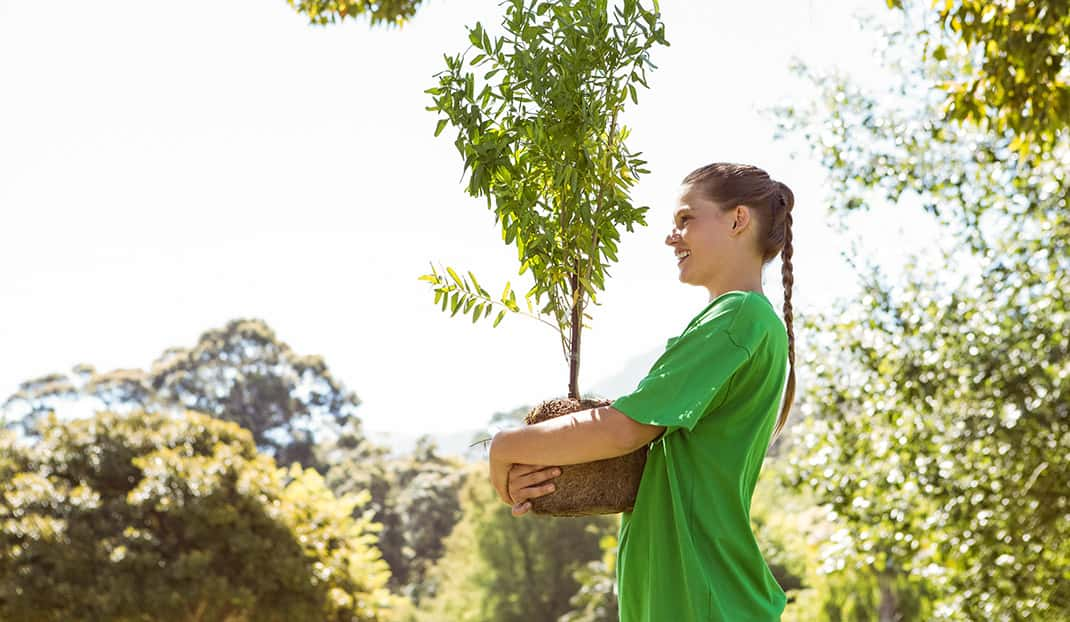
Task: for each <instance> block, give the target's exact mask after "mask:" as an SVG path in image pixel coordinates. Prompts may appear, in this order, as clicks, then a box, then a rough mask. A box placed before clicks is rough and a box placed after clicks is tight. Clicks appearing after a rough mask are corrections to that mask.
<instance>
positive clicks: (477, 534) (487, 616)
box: [417, 464, 616, 622]
mask: <svg viewBox="0 0 1070 622" xmlns="http://www.w3.org/2000/svg"><path fill="white" fill-rule="evenodd" d="M485 468H486V466H485V465H482V464H478V465H473V467H471V469H470V471H469V473H468V477H467V480H466V482H465V485H464V487H463V488H462V490H461V506H462V509H463V515H464V517H463V518H462V519H461V522H460V523H458V524H457V527H456V528H455V529H454V530H453V533H451V534H450V536H449V538H448V539H447V540H446V554H445V556H444V557H443V558H442V559H441V560H440V561H439V563H438V564H437V565H436V567H435V569H434V570H433V571H432V573H431V578H430V580H431V581H433V582H434V584H435V585H436V596H435V598H434V599H432V600H431V601H429V602H428V603H427V606H426V608H423V611H422V612H421V614H420V616H418V617H417V619H418V620H421V621H426V622H432V621H438V620H455V621H457V622H521V621H525V622H526V621H528V620H533V619H535V620H556V619H557V618H558V617H559V616H561V615H563V614H565V613H566V612H568V611H570V610H571V605H570V599H571V598H572V596H573V595H574V594H576V592H577V591H578V589H579V587H580V586H579V584H578V583H577V581H576V579H575V576H574V573H575V572H576V571H577V570H579V569H580V568H582V567H584V566H585V565H586V564H588V563H589V562H591V561H594V560H596V559H599V558H600V557H601V555H602V551H601V549H600V548H599V541H600V540H601V539H602V538H603V537H604V536H606V535H611V533H612V532H613V529H614V527H615V525H616V522H615V520H614V519H612V518H610V517H608V516H595V517H582V518H556V519H550V518H547V517H541V516H524V517H519V518H518V517H514V516H512V514H511V513H510V508H509V506H507V505H505V504H503V503H501V502H500V500H499V499H498V498H497V494H496V493H495V492H494V488H493V487H492V486H491V485H490V482H489V481H488V479H487V477H486V472H485Z"/></svg>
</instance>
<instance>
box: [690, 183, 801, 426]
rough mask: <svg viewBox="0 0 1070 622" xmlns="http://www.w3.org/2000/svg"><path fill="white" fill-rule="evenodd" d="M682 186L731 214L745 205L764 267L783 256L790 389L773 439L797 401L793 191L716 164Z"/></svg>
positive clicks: (781, 185)
mask: <svg viewBox="0 0 1070 622" xmlns="http://www.w3.org/2000/svg"><path fill="white" fill-rule="evenodd" d="M683 183H684V184H685V185H690V186H691V187H692V188H693V189H696V190H698V192H699V195H700V196H701V197H703V198H705V199H707V200H709V201H713V202H714V203H716V204H718V205H720V206H721V208H722V209H725V210H729V209H733V208H735V206H737V205H746V206H747V207H749V208H751V209H752V210H754V212H755V213H756V218H757V221H758V225H759V227H760V229H759V236H758V239H759V240H761V245H762V247H761V249H760V250H761V253H762V263H763V264H765V263H769V262H770V261H772V260H773V258H774V257H776V256H777V255H780V257H781V260H782V268H781V274H782V275H783V279H784V323H785V324H786V325H787V329H788V364H789V367H788V386H787V391H786V392H785V395H784V404H783V405H782V406H781V408H780V417H779V418H778V419H777V423H776V428H775V429H774V431H773V438H776V437H777V436H778V435H779V434H780V431H781V430H782V429H783V428H784V424H785V423H787V421H788V413H789V412H791V403H792V402H793V401H794V400H795V330H794V328H793V327H792V320H793V314H792V310H791V286H792V284H793V283H794V282H795V278H794V276H792V272H791V269H792V266H791V254H792V248H791V208H792V207H793V206H794V205H795V195H794V194H793V193H792V192H791V188H788V187H787V186H786V185H784V184H783V183H781V182H779V181H775V180H773V179H772V178H771V177H769V174H768V173H766V172H765V171H763V170H762V169H760V168H758V167H756V166H748V165H746V164H730V163H726V162H717V163H715V164H708V165H706V166H703V167H702V168H698V169H696V170H694V171H692V172H691V173H690V174H689V175H688V176H687V177H685V178H684V181H683Z"/></svg>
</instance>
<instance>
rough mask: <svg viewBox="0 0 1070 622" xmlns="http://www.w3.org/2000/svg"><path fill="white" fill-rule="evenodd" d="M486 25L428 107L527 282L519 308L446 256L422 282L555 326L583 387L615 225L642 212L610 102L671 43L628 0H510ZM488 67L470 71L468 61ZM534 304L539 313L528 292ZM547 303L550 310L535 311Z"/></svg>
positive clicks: (618, 107) (469, 304) (449, 300)
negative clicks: (452, 130)
mask: <svg viewBox="0 0 1070 622" xmlns="http://www.w3.org/2000/svg"><path fill="white" fill-rule="evenodd" d="M505 4H506V14H505V18H504V20H503V22H502V28H503V30H504V33H503V34H502V35H501V36H494V35H492V34H491V33H489V32H488V31H487V30H486V29H484V28H483V26H482V25H481V24H480V23H476V25H475V26H474V27H473V28H470V29H469V30H468V38H469V41H470V42H471V47H470V48H469V50H472V51H474V52H475V55H474V56H472V57H471V58H468V52H467V51H466V52H465V53H462V54H458V55H455V56H446V70H445V71H443V72H441V73H440V74H438V76H437V77H438V79H439V81H438V86H436V87H434V88H432V89H429V91H428V92H429V93H430V94H431V95H432V96H433V98H434V105H433V106H431V107H430V108H429V109H430V110H434V111H438V112H440V113H441V114H442V115H443V116H444V117H443V118H442V119H440V120H439V121H438V126H437V127H436V130H435V134H436V135H438V134H439V133H441V132H442V130H443V129H444V128H445V127H446V125H447V124H451V125H453V126H454V127H456V128H457V130H458V133H457V138H456V140H455V141H454V144H455V145H456V146H457V150H458V152H459V153H460V154H461V157H462V158H463V159H464V170H465V171H466V172H467V173H468V174H469V177H468V187H467V189H468V192H469V194H471V195H472V196H475V197H486V199H487V207H488V208H490V209H491V210H492V211H493V212H494V217H495V222H497V223H500V224H501V229H502V239H503V240H504V241H505V243H506V244H513V243H515V244H516V248H517V258H518V260H519V261H520V274H523V273H524V272H526V271H528V270H530V271H531V273H532V278H533V280H534V285H533V286H532V287H531V288H530V289H529V290H528V292H527V293H526V294H525V299H526V302H527V308H528V312H527V313H524V312H523V311H521V308H520V306H519V305H518V304H517V302H516V296H515V294H514V293H513V291H512V289H511V286H510V285H509V283H506V285H505V289H504V291H503V292H502V294H501V296H500V297H499V299H498V300H495V299H494V298H492V297H491V294H490V293H489V292H488V291H487V290H485V289H484V288H483V287H481V286H480V284H479V281H477V280H476V277H475V275H474V274H472V272H470V271H469V272H468V274H467V277H462V276H460V275H458V273H457V272H456V271H455V270H453V269H452V268H449V267H447V268H446V271H445V273H441V274H440V273H439V271H438V270H436V269H435V267H434V266H433V265H432V267H431V273H430V274H426V275H423V276H421V277H420V278H421V279H423V280H426V281H428V282H429V283H431V284H432V286H433V288H434V294H435V303H436V304H441V305H442V309H443V310H446V309H447V308H448V309H449V311H450V312H451V315H456V313H457V312H458V311H459V310H461V309H463V311H464V313H465V314H468V313H471V315H472V321H473V322H476V321H478V320H479V319H481V318H484V319H485V318H488V317H490V315H491V313H492V312H493V310H494V308H495V307H496V306H497V307H499V308H500V309H499V312H498V314H497V317H496V318H495V320H494V325H495V326H497V325H498V323H499V322H500V321H501V319H502V318H503V317H504V316H505V314H506V312H514V313H521V314H524V315H531V316H532V317H537V319H539V320H540V321H543V322H545V323H546V324H548V325H549V326H551V327H552V328H554V329H555V330H556V331H557V332H558V333H559V336H560V340H561V348H562V352H563V354H564V357H565V360H566V361H567V362H568V364H569V385H568V395H569V397H571V398H577V399H578V398H579V397H580V389H579V366H580V340H581V334H582V333H581V331H582V328H583V326H585V325H584V324H583V318H588V319H589V318H590V317H591V316H590V315H589V314H587V313H586V309H587V304H588V301H590V302H594V303H595V304H597V292H598V291H599V290H602V289H604V288H605V277H606V275H607V265H608V263H610V262H613V261H616V259H617V256H616V251H617V243H618V242H619V240H620V231H619V230H620V228H621V227H625V228H627V230H628V231H632V230H633V227H634V226H635V225H637V224H642V225H645V224H646V221H645V220H644V216H643V215H644V213H645V212H646V211H647V209H648V208H646V207H634V206H633V205H632V203H631V200H630V198H629V196H628V189H629V188H631V187H632V186H633V185H634V184H635V182H636V180H637V179H638V177H639V176H640V175H641V174H643V173H646V172H647V171H646V170H645V169H643V165H644V164H645V162H644V161H643V160H641V159H639V156H638V154H636V153H633V152H631V151H629V150H628V148H627V147H626V146H625V144H624V141H625V139H626V138H627V137H628V129H627V128H626V127H624V126H623V124H621V123H620V120H619V119H620V114H621V112H622V111H623V109H624V106H625V103H626V102H627V100H628V99H629V98H630V99H631V100H632V101H633V103H637V102H638V96H637V93H636V86H637V85H640V86H644V87H645V86H647V79H646V70H647V69H648V68H653V67H654V65H653V64H652V63H651V61H650V50H651V48H652V47H653V46H655V45H657V44H663V45H667V42H666V41H665V30H664V26H663V25H662V23H661V22H660V17H659V13H658V6H657V2H656V0H655V2H654V7H653V8H652V9H648V8H646V7H644V6H643V5H642V4H641V3H640V2H639V1H638V0H624V2H622V3H620V4H616V3H614V5H613V6H612V9H610V6H609V3H608V2H607V1H606V0H566V1H562V2H549V1H546V0H509V1H508V2H506V3H505ZM467 66H475V67H479V68H482V69H484V71H483V74H482V77H481V80H479V83H480V85H479V86H478V87H477V78H476V76H475V75H474V74H473V73H472V72H471V71H470V70H469V69H467ZM533 301H534V303H535V304H538V305H542V308H541V309H540V310H539V311H538V315H535V310H534V307H533V305H532V302H533ZM545 315H549V316H550V317H551V320H547V319H545V317H544V316H545Z"/></svg>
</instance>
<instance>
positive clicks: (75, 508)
mask: <svg viewBox="0 0 1070 622" xmlns="http://www.w3.org/2000/svg"><path fill="white" fill-rule="evenodd" d="M367 500H368V496H367V494H366V493H365V494H361V495H358V496H355V497H344V498H335V497H334V496H333V495H332V494H331V493H330V491H328V490H327V488H326V486H325V485H324V483H323V480H322V478H321V477H320V476H319V475H318V474H317V473H316V472H315V471H312V470H302V469H301V468H300V467H298V466H296V465H295V466H294V467H293V468H292V469H290V470H289V471H286V470H280V469H276V468H275V466H274V463H273V462H272V460H271V459H270V458H269V457H266V456H263V455H260V454H258V453H257V451H256V447H255V446H254V444H253V442H252V438H251V437H250V435H249V433H248V432H247V431H246V430H242V429H241V428H239V427H238V426H236V425H234V424H232V423H226V422H222V421H218V420H214V419H212V418H209V417H207V416H205V415H202V414H198V413H192V412H188V413H185V414H184V415H182V416H179V417H167V416H164V415H159V414H146V413H130V414H125V415H118V414H113V413H100V414H98V415H96V416H94V417H92V418H90V419H83V420H77V421H71V422H66V423H59V422H57V421H55V420H54V418H53V419H52V420H51V421H49V422H48V426H47V427H46V428H45V429H44V430H43V431H42V436H41V438H40V440H39V441H38V442H37V443H35V444H34V445H32V446H26V445H24V444H21V443H15V442H14V440H13V436H12V435H10V434H8V435H7V436H5V437H4V438H3V439H0V618H3V619H5V620H72V619H96V620H120V621H122V620H130V621H133V620H144V619H153V620H200V619H211V620H224V619H227V620H240V619H255V620H311V619H317V620H362V621H374V620H380V619H384V618H383V616H384V615H385V614H386V613H388V611H389V609H390V607H391V603H392V600H393V599H392V597H391V596H390V595H389V593H388V592H387V591H386V588H385V585H386V581H387V577H388V571H387V568H386V564H385V563H384V562H383V561H382V560H381V559H380V556H379V552H378V551H377V550H376V548H375V543H376V536H375V531H376V526H375V525H374V524H373V523H371V521H370V519H369V517H367V516H363V517H358V518H353V516H352V514H353V511H354V509H355V508H356V507H358V506H360V505H362V504H364V503H366V502H367Z"/></svg>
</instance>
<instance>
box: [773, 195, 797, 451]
mask: <svg viewBox="0 0 1070 622" xmlns="http://www.w3.org/2000/svg"><path fill="white" fill-rule="evenodd" d="M776 185H777V192H776V195H777V198H778V200H779V203H780V208H781V209H782V210H783V211H784V248H783V249H781V251H780V258H781V268H780V274H781V276H782V277H783V282H784V324H785V325H786V326H787V329H788V383H787V389H786V390H785V392H784V403H783V405H782V406H781V407H780V417H778V418H777V422H776V428H774V430H773V439H774V440H775V439H776V438H777V437H778V436H780V431H781V430H782V429H783V428H784V424H786V423H787V421H788V414H789V413H790V412H791V403H792V402H793V401H795V328H794V326H793V323H794V319H795V314H794V312H793V311H792V308H791V287H792V285H794V284H795V275H794V274H793V273H792V265H791V256H792V253H793V252H794V249H793V248H792V246H791V223H792V218H791V208H792V207H794V205H795V196H794V195H793V194H792V192H791V189H790V188H788V187H787V186H786V185H784V184H782V183H781V182H779V181H778V182H776Z"/></svg>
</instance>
